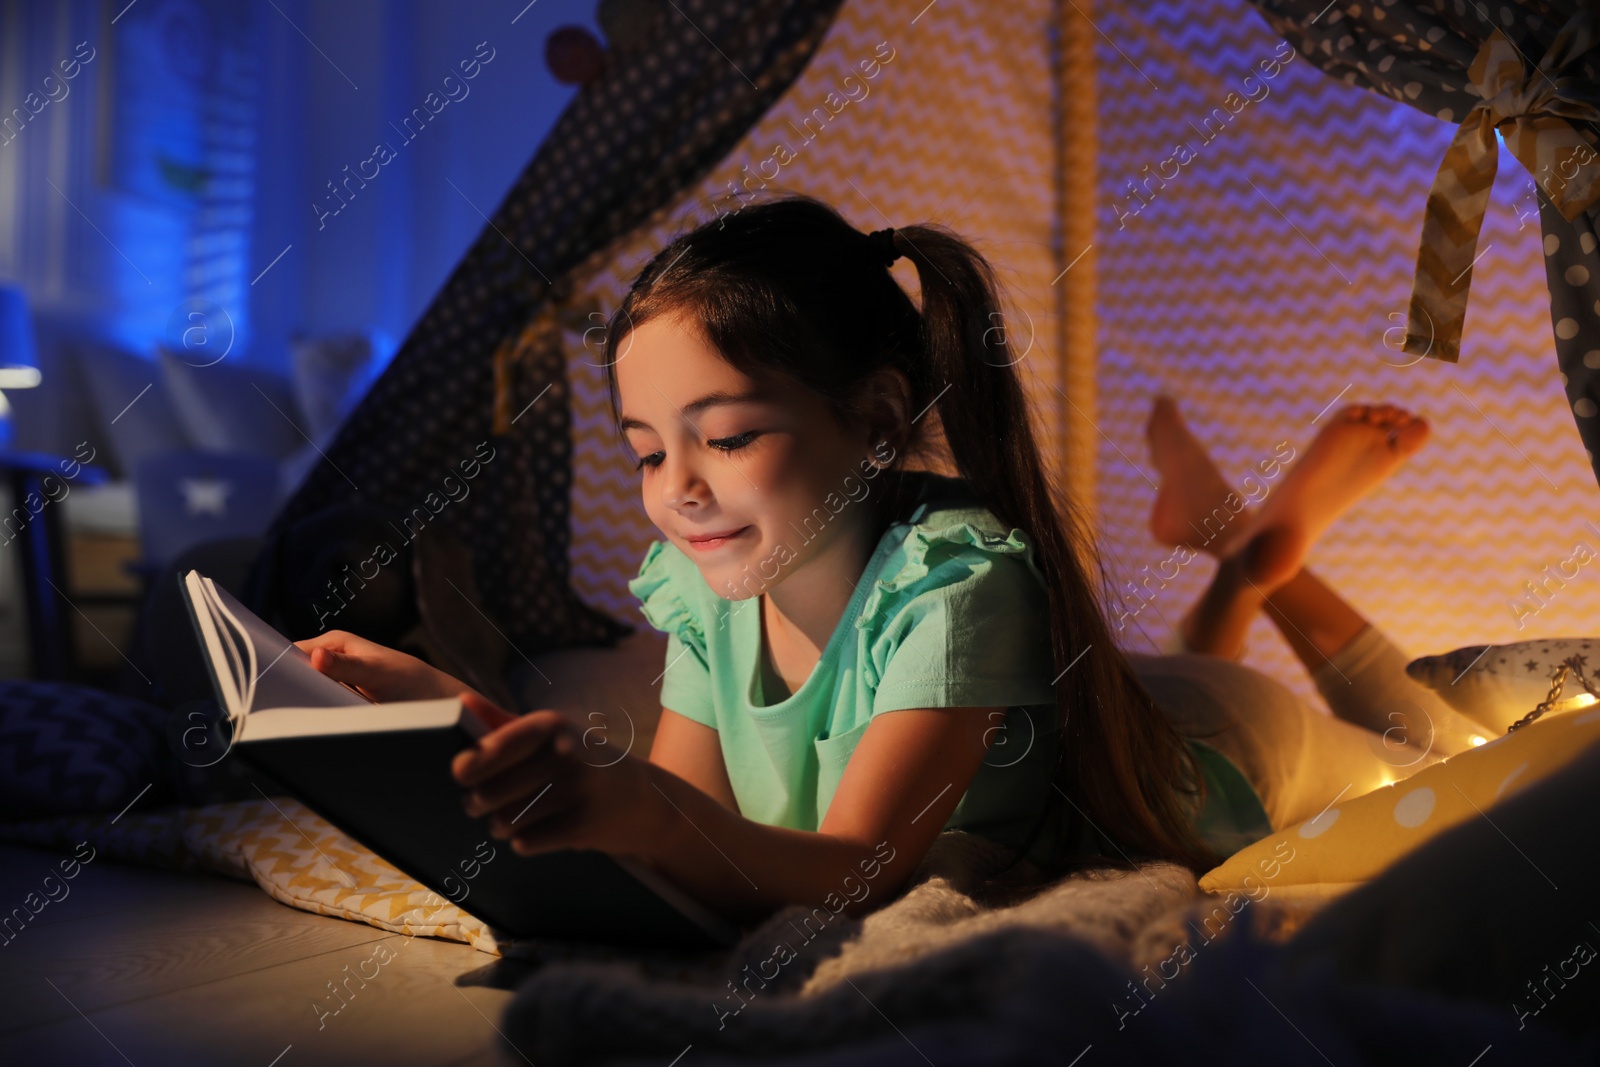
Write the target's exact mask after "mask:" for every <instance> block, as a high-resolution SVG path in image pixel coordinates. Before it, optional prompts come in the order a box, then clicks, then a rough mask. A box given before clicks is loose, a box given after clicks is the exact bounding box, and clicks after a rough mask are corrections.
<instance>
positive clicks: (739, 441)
mask: <svg viewBox="0 0 1600 1067" xmlns="http://www.w3.org/2000/svg"><path fill="white" fill-rule="evenodd" d="M760 436H761V431H759V430H749V431H747V432H745V433H741V434H735V435H734V436H732V437H718V438H716V439H715V440H711V439H707V441H706V444H708V445H710V446H711V447H712V448H715V449H718V450H720V451H723V452H737V451H739V449H741V448H743V447H745V446H746V445H748V444H749V443H750V442H751V441H754V440H755V439H756V438H757V437H760Z"/></svg>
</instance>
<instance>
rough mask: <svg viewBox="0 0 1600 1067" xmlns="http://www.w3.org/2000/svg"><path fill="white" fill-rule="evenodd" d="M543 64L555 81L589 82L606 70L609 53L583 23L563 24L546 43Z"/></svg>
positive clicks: (569, 83)
mask: <svg viewBox="0 0 1600 1067" xmlns="http://www.w3.org/2000/svg"><path fill="white" fill-rule="evenodd" d="M544 63H545V66H547V67H549V68H550V73H551V74H553V75H554V76H555V79H556V81H558V82H561V83H562V84H564V85H587V84H588V83H589V82H592V81H594V80H595V79H596V78H598V77H600V75H601V74H602V73H604V71H605V69H606V53H605V49H604V48H603V47H601V45H600V42H599V41H598V40H596V39H595V36H594V34H592V33H590V32H589V31H588V30H586V29H584V28H583V27H582V26H561V27H558V28H557V29H556V30H554V31H553V32H552V33H551V34H550V36H549V37H548V38H546V39H545V42H544Z"/></svg>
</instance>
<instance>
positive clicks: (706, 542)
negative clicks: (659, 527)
mask: <svg viewBox="0 0 1600 1067" xmlns="http://www.w3.org/2000/svg"><path fill="white" fill-rule="evenodd" d="M753 529H755V527H753V526H740V527H738V528H737V529H733V530H723V531H722V532H721V533H711V534H697V535H695V536H692V537H685V538H684V540H686V541H688V542H689V546H690V547H691V548H693V549H694V550H695V551H696V552H710V551H711V550H712V549H714V548H721V547H722V546H723V545H726V544H729V543H731V542H732V541H733V540H734V539H736V538H739V537H742V536H744V535H745V534H746V533H749V532H750V531H751V530H753Z"/></svg>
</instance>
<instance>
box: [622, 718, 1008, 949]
mask: <svg viewBox="0 0 1600 1067" xmlns="http://www.w3.org/2000/svg"><path fill="white" fill-rule="evenodd" d="M1003 710H1004V709H1002V708H922V709H914V710H913V709H908V710H904V711H891V712H884V713H882V714H880V715H878V716H877V717H875V718H874V719H873V720H872V725H871V726H869V727H867V730H866V732H865V733H864V734H862V736H861V740H860V742H858V743H857V745H856V748H855V751H854V752H853V753H852V754H851V756H850V762H849V764H848V765H847V766H846V767H845V772H844V776H843V778H842V779H841V780H840V782H839V787H838V789H837V790H836V791H835V793H834V796H833V801H832V802H831V804H830V805H829V807H828V812H827V815H826V816H825V817H824V818H823V820H822V825H821V826H820V827H818V829H817V831H816V832H814V833H813V832H809V831H805V830H789V829H784V828H782V827H776V826H768V825H765V824H763V823H758V822H753V821H752V820H750V819H746V818H744V817H742V816H740V815H738V814H737V813H736V812H734V811H730V810H728V809H727V808H725V807H723V806H722V805H720V804H718V803H717V802H716V801H715V800H713V799H712V798H711V797H709V796H707V795H706V794H705V793H703V792H701V791H700V790H699V789H696V788H695V787H694V786H692V785H691V784H690V783H689V782H687V781H684V780H683V779H682V778H679V777H676V776H673V775H661V776H659V779H658V781H657V782H656V785H657V787H658V788H659V790H660V792H661V794H662V797H663V801H664V803H663V804H662V806H661V808H660V809H659V812H658V817H659V818H660V822H659V823H658V826H659V830H658V832H657V834H656V835H655V839H656V842H657V843H656V844H655V846H654V847H652V848H651V849H650V850H649V851H648V852H647V853H646V854H645V858H646V859H647V860H648V861H649V862H650V864H651V865H652V866H653V867H655V868H656V869H657V870H659V871H660V872H661V873H662V874H664V875H666V876H667V877H668V878H670V879H671V880H672V881H673V882H674V883H676V884H677V885H679V886H681V887H682V888H683V889H685V890H686V891H688V892H689V893H691V894H692V895H694V896H695V897H696V898H697V899H699V900H701V901H703V902H705V903H706V904H708V905H711V906H713V907H715V908H717V909H719V910H720V911H722V912H723V913H724V914H726V915H729V916H733V917H736V918H739V919H748V918H762V917H765V916H766V915H768V914H770V913H771V912H773V911H774V910H776V909H777V908H779V907H781V906H783V905H786V904H806V905H810V906H813V907H823V908H827V910H829V911H831V912H838V911H840V910H843V911H845V912H846V913H848V914H860V913H864V912H867V911H871V910H872V909H874V908H877V907H878V906H879V905H880V904H882V903H883V902H884V901H885V900H886V899H888V898H889V897H892V896H893V895H894V894H895V893H896V892H897V891H898V890H899V889H900V888H901V887H902V886H903V885H904V884H905V882H906V880H907V878H909V877H910V875H911V873H912V872H913V871H914V870H915V869H916V868H917V866H918V865H919V864H920V863H921V862H922V857H923V856H924V855H925V854H926V853H927V851H928V847H929V846H930V845H931V844H932V843H933V839H934V838H935V837H937V836H938V834H939V832H940V831H941V830H942V829H943V828H944V824H945V820H947V819H948V818H949V817H950V814H951V812H953V811H955V808H956V805H957V804H958V803H960V801H961V797H962V795H963V794H965V793H966V791H967V786H968V785H969V784H971V782H972V779H973V777H974V776H975V775H976V774H977V772H978V768H979V766H980V765H981V764H982V762H983V757H984V754H985V752H986V751H987V750H988V744H989V741H990V740H991V738H992V737H993V733H994V729H995V726H994V724H995V722H996V721H997V720H996V718H995V717H994V716H993V715H992V714H991V713H995V712H1003Z"/></svg>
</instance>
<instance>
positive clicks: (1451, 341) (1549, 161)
mask: <svg viewBox="0 0 1600 1067" xmlns="http://www.w3.org/2000/svg"><path fill="white" fill-rule="evenodd" d="M1250 2H1251V3H1252V4H1253V5H1254V6H1255V7H1256V8H1257V9H1258V10H1259V11H1260V12H1261V14H1262V15H1263V17H1265V18H1266V20H1267V22H1268V24H1269V25H1271V27H1272V28H1273V29H1274V30H1275V31H1276V32H1278V33H1279V34H1281V35H1282V36H1283V37H1284V38H1285V39H1286V40H1288V41H1289V42H1290V43H1291V44H1292V45H1293V46H1294V47H1295V49H1296V50H1297V51H1298V52H1299V53H1300V54H1301V55H1302V56H1304V57H1305V58H1306V59H1308V60H1310V61H1311V62H1312V63H1313V64H1315V65H1316V66H1318V67H1320V68H1321V69H1322V70H1323V71H1325V72H1326V73H1328V74H1330V75H1332V76H1333V77H1336V78H1340V79H1342V80H1343V81H1345V82H1346V83H1347V84H1350V85H1359V86H1361V87H1363V88H1366V89H1370V90H1372V91H1374V92H1379V93H1383V94H1386V95H1388V96H1390V97H1392V98H1393V99H1395V100H1398V101H1402V102H1404V103H1408V104H1410V105H1412V106H1413V107H1416V108H1419V109H1421V110H1423V111H1426V112H1427V113H1429V114H1431V115H1434V116H1435V117H1437V118H1438V119H1440V120H1441V121H1444V122H1448V123H1452V124H1459V125H1458V127H1457V130H1456V133H1455V137H1454V140H1453V141H1452V143H1451V145H1450V147H1449V149H1448V150H1447V151H1446V153H1445V156H1444V159H1443V160H1442V161H1441V163H1440V167H1439V173H1438V176H1437V178H1436V179H1435V180H1434V184H1433V188H1432V190H1431V191H1430V193H1429V196H1428V202H1427V209H1426V212H1425V215H1424V220H1423V230H1422V237H1421V241H1420V247H1419V250H1418V255H1417V272H1416V281H1415V284H1414V286H1413V289H1412V297H1411V303H1410V307H1409V309H1408V312H1407V322H1406V328H1405V331H1404V338H1403V339H1402V338H1401V337H1400V336H1399V331H1398V330H1396V331H1395V337H1394V340H1395V342H1396V344H1395V347H1396V348H1398V349H1402V350H1403V351H1404V352H1405V353H1409V354H1411V355H1412V356H1415V357H1416V358H1418V359H1421V358H1431V359H1440V360H1446V361H1449V362H1455V361H1456V360H1457V359H1458V358H1459V354H1460V342H1461V334H1462V329H1463V325H1464V321H1465V318H1466V313H1467V304H1468V292H1469V287H1470V286H1471V283H1472V274H1473V270H1474V264H1475V263H1476V261H1477V260H1478V259H1480V258H1482V255H1483V250H1480V249H1478V247H1477V244H1478V234H1479V228H1480V227H1481V226H1482V223H1483V217H1484V213H1485V209H1486V208H1487V206H1488V202H1489V192H1490V188H1491V187H1492V185H1493V183H1494V177H1495V169H1496V163H1497V157H1498V145H1497V144H1496V137H1497V135H1498V137H1499V138H1502V139H1503V140H1504V143H1505V145H1506V147H1507V148H1508V149H1510V151H1511V153H1512V154H1513V155H1514V156H1515V157H1516V158H1517V159H1518V161H1520V162H1521V164H1522V165H1523V166H1524V167H1526V168H1527V170H1528V172H1529V173H1530V174H1531V175H1532V177H1533V179H1534V183H1535V185H1536V187H1537V190H1538V201H1539V219H1540V225H1541V228H1542V230H1543V235H1544V253H1545V278H1546V281H1547V282H1548V284H1549V287H1550V318H1551V323H1552V325H1553V326H1554V329H1555V337H1556V357H1557V361H1558V365H1559V368H1560V372H1561V380H1562V384H1563V385H1564V386H1565V388H1566V395H1567V402H1568V404H1569V405H1570V406H1571V409H1572V413H1573V417H1574V418H1575V420H1576V421H1577V424H1578V432H1579V435H1580V436H1581V437H1582V439H1583V444H1584V448H1585V450H1586V451H1587V452H1588V454H1589V461H1590V464H1591V466H1592V467H1593V468H1594V470H1595V474H1596V478H1597V479H1600V251H1597V248H1596V223H1597V221H1600V47H1597V45H1600V38H1597V16H1596V12H1595V10H1594V6H1593V4H1592V3H1586V4H1582V5H1580V4H1579V3H1576V2H1572V0H1566V2H1559V3H1557V2H1541V0H1494V2H1493V3H1487V2H1483V0H1450V2H1441V3H1439V4H1437V5H1434V4H1430V3H1428V2H1426V0H1378V2H1376V3H1352V4H1342V3H1338V2H1337V0H1335V2H1334V3H1328V2H1327V0H1250ZM1580 7H1581V9H1580Z"/></svg>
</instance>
